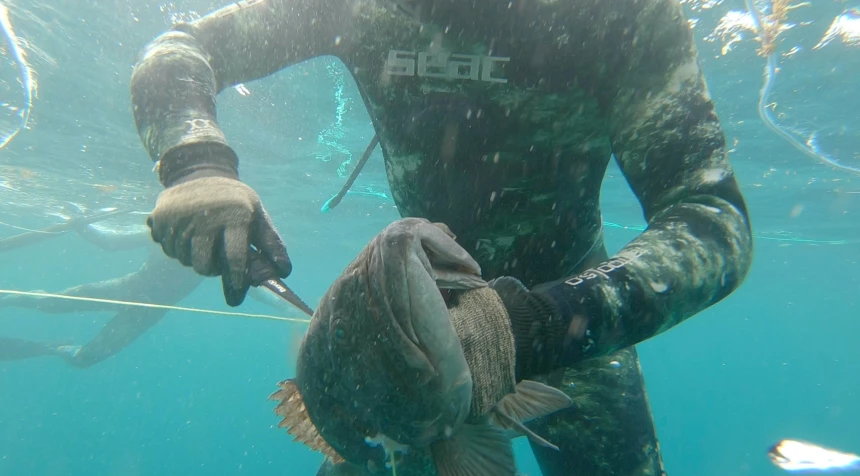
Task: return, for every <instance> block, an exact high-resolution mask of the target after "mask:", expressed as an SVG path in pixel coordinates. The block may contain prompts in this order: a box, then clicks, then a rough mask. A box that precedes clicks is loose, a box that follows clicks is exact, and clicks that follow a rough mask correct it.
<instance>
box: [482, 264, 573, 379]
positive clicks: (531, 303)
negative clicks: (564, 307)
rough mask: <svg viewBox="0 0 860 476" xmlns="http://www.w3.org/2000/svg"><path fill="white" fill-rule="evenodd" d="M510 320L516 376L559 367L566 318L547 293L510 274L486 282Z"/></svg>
mask: <svg viewBox="0 0 860 476" xmlns="http://www.w3.org/2000/svg"><path fill="white" fill-rule="evenodd" d="M488 284H489V287H490V289H492V290H494V291H495V292H496V293H497V294H498V295H499V297H500V298H501V300H502V302H503V303H504V306H505V310H506V312H507V314H508V318H509V320H510V325H511V331H512V332H513V335H514V343H515V347H516V356H517V360H516V380H517V382H519V381H520V380H522V379H528V378H533V377H534V376H537V375H543V374H546V373H549V372H551V371H553V370H556V369H558V368H560V367H561V362H562V360H563V359H562V352H563V346H564V342H565V337H566V335H567V328H568V322H567V321H568V319H565V318H564V315H563V314H562V312H561V309H560V308H559V306H558V304H557V303H556V302H555V300H554V299H553V298H551V297H550V296H548V295H546V294H543V293H541V292H536V291H530V290H529V289H528V288H526V287H525V285H523V283H521V282H520V281H519V280H517V279H516V278H513V277H510V276H503V277H500V278H496V279H494V280H492V281H490V282H489V283H488Z"/></svg>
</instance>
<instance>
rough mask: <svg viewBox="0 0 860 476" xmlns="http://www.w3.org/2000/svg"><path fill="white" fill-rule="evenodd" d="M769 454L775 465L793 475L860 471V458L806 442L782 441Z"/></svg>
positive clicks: (771, 448) (772, 447)
mask: <svg viewBox="0 0 860 476" xmlns="http://www.w3.org/2000/svg"><path fill="white" fill-rule="evenodd" d="M767 454H768V457H769V458H770V461H771V462H772V463H773V464H774V465H776V466H778V467H779V468H782V469H784V470H786V471H788V472H792V473H844V472H854V471H860V456H858V455H856V454H852V453H846V452H842V451H837V450H834V449H830V448H825V447H823V446H819V445H816V444H814V443H811V442H809V441H804V440H792V439H785V440H780V441H779V442H778V443H776V444H775V445H773V446H771V447H770V449H769V450H768V452H767Z"/></svg>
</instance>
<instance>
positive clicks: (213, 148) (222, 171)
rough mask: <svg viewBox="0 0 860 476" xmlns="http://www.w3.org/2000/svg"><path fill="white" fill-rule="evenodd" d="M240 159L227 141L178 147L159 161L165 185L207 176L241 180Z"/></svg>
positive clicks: (159, 176)
mask: <svg viewBox="0 0 860 476" xmlns="http://www.w3.org/2000/svg"><path fill="white" fill-rule="evenodd" d="M238 168H239V158H238V157H237V156H236V153H235V152H233V149H231V148H230V147H228V146H226V145H224V144H192V145H187V146H183V147H179V148H176V149H174V150H172V151H170V152H168V153H166V154H165V155H164V157H162V158H161V160H160V161H159V163H158V178H159V180H160V181H161V184H162V185H164V187H165V188H168V187H172V186H174V185H177V184H179V183H183V182H187V181H189V180H193V179H198V178H203V177H225V178H231V179H234V180H239V172H238Z"/></svg>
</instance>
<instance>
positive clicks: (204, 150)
mask: <svg viewBox="0 0 860 476" xmlns="http://www.w3.org/2000/svg"><path fill="white" fill-rule="evenodd" d="M237 163H238V160H237V159H236V158H235V154H234V153H233V152H232V150H229V149H228V148H226V147H225V146H191V147H187V148H185V149H183V150H182V151H181V153H177V154H174V155H172V156H169V157H165V158H164V159H162V161H161V163H160V164H159V175H160V178H161V181H162V183H163V184H164V185H165V187H166V188H165V190H164V191H162V192H161V194H160V195H159V196H158V201H157V202H156V205H155V210H153V212H152V214H151V215H150V216H149V218H148V219H147V221H146V224H147V225H148V226H149V228H150V229H151V231H152V239H153V240H154V241H155V242H156V243H159V244H160V245H161V248H162V250H164V254H166V255H167V256H169V257H171V258H175V259H177V260H179V262H180V263H182V264H183V265H185V266H191V267H193V268H194V271H196V272H197V273H198V274H201V275H203V276H218V275H220V276H221V281H222V284H223V290H224V298H225V300H226V302H227V304H228V305H230V306H238V305H239V304H241V303H242V301H244V299H245V295H246V294H247V292H248V288H249V287H250V286H251V283H250V279H249V277H248V268H249V265H250V257H251V253H252V249H251V245H253V246H254V247H255V248H257V250H259V251H260V252H261V253H262V254H263V255H264V256H265V257H266V258H268V259H269V260H270V261H271V262H272V263H273V264H274V265H275V268H276V269H277V272H278V276H279V277H281V278H286V277H287V276H289V274H290V272H291V271H292V263H291V262H290V258H289V256H288V255H287V249H286V246H285V245H284V242H283V241H282V240H281V237H280V236H279V235H278V232H277V231H276V230H275V227H274V225H273V224H272V221H271V219H270V218H269V215H268V214H267V213H266V210H265V209H264V208H263V204H262V202H261V201H260V197H259V196H258V195H257V192H255V191H254V190H253V189H252V188H251V187H249V186H247V185H245V184H244V183H242V182H241V181H239V177H238V174H237V173H236V165H237Z"/></svg>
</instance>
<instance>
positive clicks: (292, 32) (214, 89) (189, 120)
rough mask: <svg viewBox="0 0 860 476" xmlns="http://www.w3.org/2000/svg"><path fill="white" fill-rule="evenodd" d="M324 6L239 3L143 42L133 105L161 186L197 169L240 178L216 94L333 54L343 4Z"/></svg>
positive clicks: (313, 2) (295, 0)
mask: <svg viewBox="0 0 860 476" xmlns="http://www.w3.org/2000/svg"><path fill="white" fill-rule="evenodd" d="M328 3H332V2H331V1H330V0H247V1H241V2H237V3H233V4H231V5H229V6H227V7H224V8H222V9H220V10H216V11H214V12H212V13H210V14H208V15H206V16H205V17H203V18H200V19H199V20H196V21H194V22H191V23H180V24H177V25H175V26H174V27H173V28H171V29H170V30H168V31H167V32H165V33H163V34H162V35H160V36H158V37H157V38H156V39H155V40H153V41H152V42H151V43H150V44H149V45H147V46H146V48H145V49H144V51H143V52H142V54H141V56H140V58H139V59H138V62H137V64H136V65H135V69H134V73H133V75H132V79H131V98H132V109H133V113H134V121H135V125H136V126H137V130H138V134H139V135H140V138H141V140H142V141H143V143H144V145H145V147H146V149H147V152H148V153H149V155H150V157H151V158H152V160H153V161H156V162H157V164H158V170H159V178H160V179H161V182H162V183H163V184H165V185H169V184H170V183H172V182H175V181H176V180H178V179H179V178H181V177H182V176H185V175H188V174H189V173H194V172H195V171H198V170H200V169H207V170H210V171H214V172H215V173H217V174H219V175H224V176H233V177H238V172H237V171H238V158H237V157H236V154H235V152H234V151H233V150H232V149H231V148H230V146H229V145H228V143H227V139H226V137H225V136H224V133H223V132H222V130H221V128H220V127H219V125H218V122H217V119H216V110H215V109H216V108H215V103H216V100H215V98H216V96H217V95H218V93H219V92H221V91H222V90H224V89H225V88H229V87H231V86H234V85H236V84H239V83H242V82H247V81H252V80H255V79H259V78H262V77H265V76H268V75H270V74H272V73H274V72H277V71H279V70H281V69H283V68H284V67H286V66H289V65H291V64H295V63H298V62H300V61H304V60H307V59H309V58H312V57H315V56H320V55H325V54H336V53H337V45H338V43H339V41H338V28H339V27H342V26H343V21H344V17H343V14H342V10H344V9H343V8H337V7H335V6H333V5H328ZM191 149H197V151H196V152H195V153H188V151H189V150H191Z"/></svg>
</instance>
